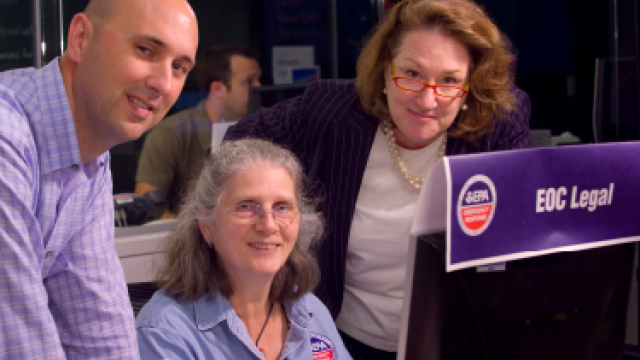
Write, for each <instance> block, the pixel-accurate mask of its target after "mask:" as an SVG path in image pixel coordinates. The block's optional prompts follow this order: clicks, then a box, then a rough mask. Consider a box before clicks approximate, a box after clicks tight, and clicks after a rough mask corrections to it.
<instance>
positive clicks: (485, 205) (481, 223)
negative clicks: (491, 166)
mask: <svg viewBox="0 0 640 360" xmlns="http://www.w3.org/2000/svg"><path fill="white" fill-rule="evenodd" d="M495 213H496V187H495V186H494V185H493V181H491V179H489V178H488V177H487V176H485V175H475V176H472V177H471V178H469V180H467V182H466V183H464V186H463V187H462V190H461V191H460V195H459V196H458V207H457V214H458V224H460V228H461V229H462V231H464V233H465V234H467V235H469V236H477V235H480V234H482V233H483V232H484V231H485V230H486V229H487V227H489V224H491V220H492V219H493V215H494V214H495Z"/></svg>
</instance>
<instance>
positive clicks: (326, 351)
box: [309, 333, 337, 360]
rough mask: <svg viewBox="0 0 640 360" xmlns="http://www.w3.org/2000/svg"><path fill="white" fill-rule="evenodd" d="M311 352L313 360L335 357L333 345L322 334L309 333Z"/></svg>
mask: <svg viewBox="0 0 640 360" xmlns="http://www.w3.org/2000/svg"><path fill="white" fill-rule="evenodd" d="M309 338H310V339H311V352H312V353H313V360H333V359H337V358H336V357H335V347H334V346H333V343H332V342H331V340H329V338H327V337H326V336H324V335H320V334H314V333H310V334H309Z"/></svg>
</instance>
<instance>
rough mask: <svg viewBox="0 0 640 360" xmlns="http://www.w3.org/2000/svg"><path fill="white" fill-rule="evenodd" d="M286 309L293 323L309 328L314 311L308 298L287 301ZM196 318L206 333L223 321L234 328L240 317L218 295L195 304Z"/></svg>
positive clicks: (229, 304) (201, 299)
mask: <svg viewBox="0 0 640 360" xmlns="http://www.w3.org/2000/svg"><path fill="white" fill-rule="evenodd" d="M284 309H285V311H286V312H287V316H288V317H289V320H290V321H291V322H294V323H296V324H297V325H299V326H300V327H302V328H307V327H308V326H309V322H310V321H311V318H312V317H313V311H312V310H311V308H310V307H309V304H308V300H307V297H306V296H303V297H302V298H301V299H300V300H298V301H296V302H291V301H286V302H285V304H284ZM194 317H195V322H196V326H197V327H198V330H200V331H204V330H209V329H211V328H213V327H214V326H216V325H218V324H219V323H220V322H222V321H225V320H226V321H227V322H228V323H229V326H233V324H234V322H235V321H236V319H238V320H239V318H238V315H236V312H235V311H234V310H233V307H231V303H229V300H228V299H227V298H226V297H225V296H224V295H222V294H220V293H217V294H216V296H215V297H214V298H211V297H210V296H206V295H205V296H202V297H200V299H198V300H197V301H196V302H195V306H194Z"/></svg>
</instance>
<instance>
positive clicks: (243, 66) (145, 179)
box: [135, 45, 262, 218]
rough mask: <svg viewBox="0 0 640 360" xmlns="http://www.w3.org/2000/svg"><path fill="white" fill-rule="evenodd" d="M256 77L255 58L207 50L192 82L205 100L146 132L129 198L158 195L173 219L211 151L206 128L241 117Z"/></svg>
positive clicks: (236, 50) (228, 48)
mask: <svg viewBox="0 0 640 360" xmlns="http://www.w3.org/2000/svg"><path fill="white" fill-rule="evenodd" d="M261 74H262V72H261V70H260V65H259V64H258V55H257V54H256V53H254V52H252V51H251V50H248V49H244V48H241V47H239V46H234V45H216V46H212V47H211V48H209V49H208V50H207V52H206V53H205V54H204V56H202V57H201V58H200V59H198V65H196V69H195V75H196V80H197V82H198V87H199V89H200V90H202V91H204V92H206V93H207V97H206V98H205V99H204V100H202V101H201V102H200V103H199V104H198V106H196V107H195V108H193V109H187V110H183V111H181V112H179V113H177V114H175V115H172V116H169V117H167V118H166V119H164V120H163V121H162V122H161V123H160V124H159V125H158V126H157V127H155V128H154V129H153V130H151V131H150V132H149V134H148V135H147V137H146V138H145V142H144V146H143V148H142V154H141V155H140V161H139V163H138V169H137V174H136V188H135V192H136V193H138V194H140V195H144V194H145V193H147V192H148V191H151V190H155V189H161V190H162V191H163V192H164V194H165V196H166V197H167V202H168V206H167V211H165V213H164V215H163V218H174V217H175V214H176V212H177V210H178V204H179V203H180V195H181V193H182V192H183V190H185V187H186V186H187V184H188V182H189V179H191V177H192V175H193V174H197V173H198V170H199V166H200V164H201V162H202V159H203V157H204V156H205V153H207V152H208V151H209V149H210V148H211V124H212V123H219V122H221V121H223V120H225V121H233V120H237V119H239V118H241V117H243V116H245V115H246V114H247V102H248V99H249V89H250V88H251V87H254V86H260V75H261Z"/></svg>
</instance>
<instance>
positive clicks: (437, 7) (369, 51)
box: [356, 0, 515, 143]
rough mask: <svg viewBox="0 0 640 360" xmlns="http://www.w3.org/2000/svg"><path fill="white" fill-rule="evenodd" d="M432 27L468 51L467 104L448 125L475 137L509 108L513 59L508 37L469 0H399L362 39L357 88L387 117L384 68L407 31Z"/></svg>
mask: <svg viewBox="0 0 640 360" xmlns="http://www.w3.org/2000/svg"><path fill="white" fill-rule="evenodd" d="M414 30H436V31H440V32H441V33H442V34H443V35H445V36H449V37H451V38H453V39H455V40H456V41H458V42H460V43H461V44H463V45H464V46H465V47H466V48H467V49H468V51H469V54H470V56H471V65H470V69H469V78H468V83H469V87H470V91H469V93H468V95H467V100H466V104H467V106H468V109H467V110H466V111H462V112H460V114H459V116H458V119H457V120H456V122H455V123H454V125H453V126H452V127H451V128H450V129H449V130H448V131H447V133H448V134H449V135H450V136H454V137H461V138H464V139H465V140H467V141H468V142H470V143H475V142H476V141H477V140H478V139H479V138H480V137H481V136H482V135H484V134H485V133H486V132H487V131H490V130H491V129H492V127H493V122H494V119H495V118H496V117H498V116H501V115H504V114H506V113H507V112H509V111H510V110H512V109H513V108H514V103H515V96H514V94H513V93H512V90H511V87H512V85H513V71H512V63H513V61H514V59H515V57H514V55H513V54H512V52H511V43H510V42H509V40H508V39H507V38H506V36H504V35H503V34H502V33H501V32H500V30H499V29H498V28H497V27H496V25H495V24H494V23H493V22H492V21H491V19H490V18H489V17H488V16H487V15H486V14H485V12H484V11H483V10H482V9H481V8H480V7H479V6H478V5H476V4H475V3H473V2H472V1H470V0H404V1H401V2H399V3H398V4H396V5H395V6H394V7H393V8H391V9H390V10H389V11H388V13H387V14H386V16H385V18H384V19H383V20H381V22H380V23H379V24H378V25H377V26H376V28H375V29H374V30H373V32H372V34H371V35H370V37H369V38H368V39H367V40H366V42H365V44H364V47H363V49H362V52H361V53H360V56H359V58H358V62H357V77H356V88H357V90H358V93H359V95H360V103H361V105H362V107H363V109H364V111H366V112H367V113H369V114H371V115H373V116H375V117H376V118H378V119H381V120H383V119H390V118H391V115H390V113H389V108H388V105H387V99H386V97H385V96H384V94H383V89H384V86H385V79H384V72H385V70H386V68H387V67H388V66H389V64H390V62H391V60H392V59H393V58H394V57H395V56H396V55H397V54H398V51H399V49H400V46H401V44H402V41H403V40H404V37H405V35H406V34H407V32H410V31H414Z"/></svg>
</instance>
